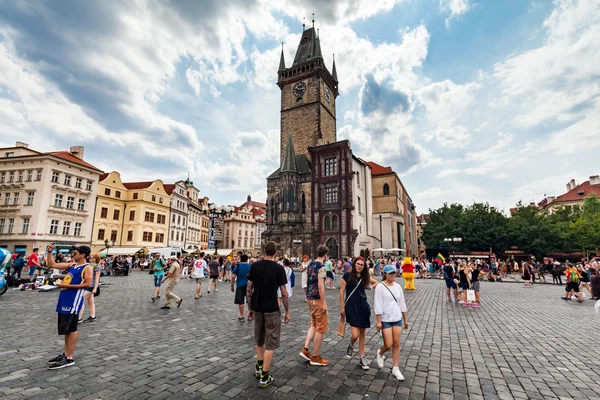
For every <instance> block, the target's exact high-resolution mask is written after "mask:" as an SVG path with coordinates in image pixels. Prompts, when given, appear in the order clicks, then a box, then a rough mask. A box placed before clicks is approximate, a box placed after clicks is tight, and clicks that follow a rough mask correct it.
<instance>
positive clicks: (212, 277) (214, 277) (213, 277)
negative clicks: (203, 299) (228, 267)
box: [210, 275, 219, 279]
mask: <svg viewBox="0 0 600 400" xmlns="http://www.w3.org/2000/svg"><path fill="white" fill-rule="evenodd" d="M210 279H219V275H210Z"/></svg>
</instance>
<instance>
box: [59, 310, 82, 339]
mask: <svg viewBox="0 0 600 400" xmlns="http://www.w3.org/2000/svg"><path fill="white" fill-rule="evenodd" d="M78 319H79V315H77V314H61V313H58V334H59V335H66V334H68V333H72V332H77V320H78Z"/></svg>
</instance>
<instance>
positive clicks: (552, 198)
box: [546, 196, 556, 204]
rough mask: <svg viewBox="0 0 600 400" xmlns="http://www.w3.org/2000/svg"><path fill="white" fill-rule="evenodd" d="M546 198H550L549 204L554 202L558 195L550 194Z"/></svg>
mask: <svg viewBox="0 0 600 400" xmlns="http://www.w3.org/2000/svg"><path fill="white" fill-rule="evenodd" d="M546 200H548V204H550V203H552V202H553V201H554V200H556V196H548V197H547V198H546Z"/></svg>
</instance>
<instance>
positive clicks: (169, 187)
mask: <svg viewBox="0 0 600 400" xmlns="http://www.w3.org/2000/svg"><path fill="white" fill-rule="evenodd" d="M163 186H164V187H165V192H167V194H169V195H170V194H171V193H173V190H175V184H174V183H165V184H164V185H163Z"/></svg>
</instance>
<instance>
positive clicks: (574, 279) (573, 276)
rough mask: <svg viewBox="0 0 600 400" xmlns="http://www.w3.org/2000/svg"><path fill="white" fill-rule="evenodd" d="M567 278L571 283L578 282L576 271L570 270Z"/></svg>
mask: <svg viewBox="0 0 600 400" xmlns="http://www.w3.org/2000/svg"><path fill="white" fill-rule="evenodd" d="M569 280H570V281H571V282H572V283H579V276H578V275H577V272H575V271H570V275H569Z"/></svg>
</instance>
